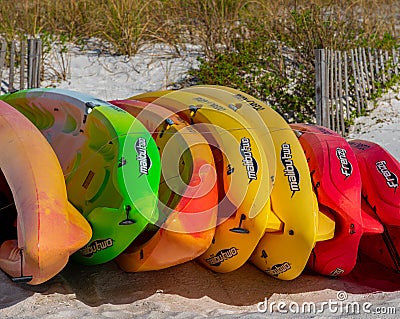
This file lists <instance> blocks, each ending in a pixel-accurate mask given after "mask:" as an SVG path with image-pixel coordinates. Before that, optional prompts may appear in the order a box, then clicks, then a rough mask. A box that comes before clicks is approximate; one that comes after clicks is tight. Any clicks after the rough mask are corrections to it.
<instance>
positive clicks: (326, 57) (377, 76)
mask: <svg viewBox="0 0 400 319" xmlns="http://www.w3.org/2000/svg"><path fill="white" fill-rule="evenodd" d="M315 56H316V59H315V74H316V76H315V92H316V93H315V98H316V105H317V107H316V121H317V124H319V125H322V126H325V127H328V128H330V129H332V130H334V131H336V132H338V133H341V134H342V135H345V134H346V129H347V126H348V123H349V122H348V121H349V120H350V118H351V115H352V114H353V113H355V114H356V115H360V114H361V112H362V110H363V109H365V108H366V107H367V102H368V101H369V100H371V98H372V96H373V94H374V93H376V92H377V90H378V89H379V88H380V87H382V85H384V84H385V83H386V82H387V81H389V80H390V79H391V77H392V76H394V75H395V76H398V75H399V70H400V65H399V51H398V50H396V49H393V50H392V51H391V52H388V51H382V50H376V49H370V48H367V49H366V48H357V49H353V50H350V51H334V50H328V49H318V50H316V51H315Z"/></svg>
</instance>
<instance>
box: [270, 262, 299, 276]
mask: <svg viewBox="0 0 400 319" xmlns="http://www.w3.org/2000/svg"><path fill="white" fill-rule="evenodd" d="M290 269H292V266H290V264H289V263H288V262H287V261H285V262H284V263H283V264H276V265H273V266H272V267H271V268H270V269H267V270H265V272H266V273H267V274H268V275H270V276H274V277H278V276H279V275H280V274H283V273H284V272H286V271H288V270H290Z"/></svg>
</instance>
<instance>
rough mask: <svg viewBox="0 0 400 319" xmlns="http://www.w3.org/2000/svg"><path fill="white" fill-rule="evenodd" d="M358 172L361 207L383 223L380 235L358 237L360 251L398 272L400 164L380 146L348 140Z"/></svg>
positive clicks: (399, 266)
mask: <svg viewBox="0 0 400 319" xmlns="http://www.w3.org/2000/svg"><path fill="white" fill-rule="evenodd" d="M349 144H350V146H351V148H352V149H353V151H354V153H355V155H356V158H357V162H358V166H359V168H360V171H361V180H362V188H361V192H362V195H363V206H364V207H365V210H366V211H368V214H369V215H370V216H371V217H372V218H376V219H378V220H379V221H380V222H381V223H382V225H383V229H384V231H383V233H382V235H381V236H368V237H366V238H362V240H361V243H360V250H361V251H362V252H363V253H364V254H366V255H368V256H369V257H371V258H373V259H375V260H376V261H378V262H379V263H381V264H383V265H385V266H387V267H389V268H392V269H394V270H395V271H397V272H399V271H400V235H399V234H400V195H399V190H398V186H399V176H400V163H399V161H398V160H397V159H395V158H394V157H393V156H392V155H391V154H390V153H389V152H388V151H387V150H385V149H384V148H383V147H381V146H380V145H378V144H376V143H373V142H370V141H365V140H359V139H357V140H351V141H349Z"/></svg>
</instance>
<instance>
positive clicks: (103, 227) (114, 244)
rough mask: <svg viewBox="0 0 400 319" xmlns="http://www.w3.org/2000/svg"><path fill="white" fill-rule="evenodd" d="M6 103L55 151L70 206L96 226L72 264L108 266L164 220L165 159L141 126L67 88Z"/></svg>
mask: <svg viewBox="0 0 400 319" xmlns="http://www.w3.org/2000/svg"><path fill="white" fill-rule="evenodd" d="M1 99H2V100H3V101H5V102H7V103H8V104H10V105H12V106H13V107H15V108H16V109H17V110H18V111H19V112H21V113H22V114H24V115H25V116H26V117H27V118H29V119H30V120H31V122H32V123H33V124H34V125H35V126H36V127H37V128H38V129H39V130H40V131H41V132H42V134H43V135H44V136H45V137H46V139H47V141H48V142H49V143H50V145H51V146H52V147H53V149H54V151H55V153H56V155H57V157H58V160H59V162H60V164H61V167H62V169H63V173H64V176H65V183H66V186H67V192H68V198H69V200H70V202H71V203H72V204H73V205H74V206H75V207H76V208H77V209H78V210H79V211H80V212H81V213H82V214H83V216H84V217H85V218H86V219H87V220H88V222H89V223H90V225H91V226H92V232H93V235H92V238H91V239H90V241H89V243H88V244H87V245H85V246H84V247H82V248H81V249H80V250H79V251H78V252H77V253H75V254H74V255H73V258H74V259H75V260H76V261H78V262H80V263H83V264H86V265H94V264H101V263H105V262H108V261H110V260H112V259H114V258H115V257H117V256H118V255H119V254H120V253H121V252H122V251H124V250H125V249H126V248H127V247H128V246H129V245H130V244H131V243H132V241H133V240H134V239H135V238H136V237H138V236H139V235H140V234H141V233H142V232H143V231H144V230H145V229H146V227H147V226H149V225H152V224H153V223H154V222H155V220H157V218H158V209H157V192H158V186H159V178H160V157H159V154H158V149H157V146H156V144H155V142H154V140H153V138H152V137H151V135H150V133H149V132H148V131H147V130H146V128H145V127H144V126H143V124H142V123H141V122H139V121H138V120H136V119H135V118H134V117H133V116H132V115H130V114H129V113H128V112H126V111H124V110H122V109H120V108H117V107H115V106H113V105H112V104H110V103H107V102H105V101H102V100H99V99H96V98H94V97H91V96H88V95H85V94H81V93H78V92H72V91H67V90H61V89H32V90H23V91H19V92H16V93H11V94H7V95H3V96H1Z"/></svg>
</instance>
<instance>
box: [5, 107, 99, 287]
mask: <svg viewBox="0 0 400 319" xmlns="http://www.w3.org/2000/svg"><path fill="white" fill-rule="evenodd" d="M0 148H1V150H2V151H1V155H0V196H1V197H0V200H1V210H0V218H1V226H0V227H1V228H0V229H1V243H0V245H1V246H0V268H1V269H2V270H3V271H5V272H6V273H7V274H8V275H10V276H11V277H12V278H13V279H14V280H15V281H20V282H28V283H29V284H32V285H36V284H40V283H42V282H45V281H47V280H48V279H50V278H52V277H53V276H55V275H56V274H57V273H58V272H60V271H61V269H63V268H64V266H65V265H66V263H67V262H68V259H69V256H70V255H71V254H72V253H74V252H75V251H77V250H78V249H80V248H81V247H82V246H84V245H85V244H86V243H87V242H88V241H89V239H90V237H91V228H90V226H89V223H88V222H87V221H86V220H85V218H84V217H83V216H82V215H81V214H80V213H79V212H78V211H77V210H76V209H75V208H74V207H73V206H72V205H71V204H70V203H69V202H68V199H67V192H66V188H65V182H64V176H63V173H62V170H61V167H60V164H59V162H58V160H57V157H56V155H55V154H54V151H53V149H52V148H51V147H50V145H49V144H48V143H47V142H46V140H45V138H44V137H43V135H42V134H41V133H40V132H39V130H38V129H37V128H36V127H35V126H34V125H33V124H32V123H31V122H30V121H29V120H28V119H27V118H26V117H25V116H23V115H22V114H21V113H19V112H18V111H16V110H15V109H14V108H12V107H11V106H10V105H8V104H6V103H4V102H1V101H0Z"/></svg>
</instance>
